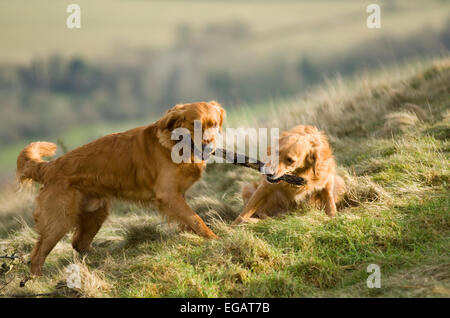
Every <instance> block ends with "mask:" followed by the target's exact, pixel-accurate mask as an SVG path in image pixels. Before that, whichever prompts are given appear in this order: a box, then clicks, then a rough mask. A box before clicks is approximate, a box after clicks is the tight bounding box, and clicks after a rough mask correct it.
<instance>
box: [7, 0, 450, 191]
mask: <svg viewBox="0 0 450 318" xmlns="http://www.w3.org/2000/svg"><path fill="white" fill-rule="evenodd" d="M70 3H77V4H78V5H80V7H81V29H68V28H67V27H66V19H67V17H68V16H69V13H66V8H67V6H68V5H69V4H70ZM370 3H372V1H371V2H366V1H360V0H354V1H352V0H348V1H332V0H316V1H306V0H305V1H294V0H265V1H256V0H236V1H233V0H209V1H206V0H205V1H201V0H191V1H171V0H167V1H152V0H95V1H93V0H76V1H74V0H71V1H65V0H14V1H11V0H9V1H5V0H0V109H1V116H0V180H6V179H7V178H9V177H11V176H13V175H14V170H15V160H16V158H17V155H18V153H19V152H20V150H21V149H22V148H23V147H24V146H25V145H26V144H27V143H29V142H30V141H35V140H48V141H57V140H62V141H63V142H64V144H65V145H66V146H67V147H69V148H72V147H75V146H78V145H80V144H82V143H85V142H87V141H89V140H92V139H94V138H97V137H99V136H101V135H104V134H106V133H110V132H115V131H119V130H124V129H128V128H131V127H134V126H137V125H140V124H148V123H151V122H152V121H154V120H155V119H157V118H158V117H159V116H160V115H161V114H163V113H164V111H165V110H167V109H168V108H170V107H171V106H172V105H174V104H176V103H179V102H190V101H197V100H210V99H216V100H218V101H219V102H220V103H222V104H223V105H224V107H225V108H226V109H227V110H228V112H229V114H230V115H231V116H233V111H235V110H238V109H242V108H246V109H250V110H252V111H255V112H262V111H264V110H265V109H267V107H269V106H268V105H271V106H270V107H276V104H277V100H281V99H286V98H294V97H296V96H299V95H301V94H303V93H304V92H305V91H307V90H308V89H310V88H311V87H312V86H313V85H317V84H320V83H322V82H323V81H326V80H327V79H328V78H332V77H335V76H342V77H348V76H353V75H354V74H356V73H360V72H365V71H371V70H374V69H379V68H380V67H381V68H389V67H391V66H394V65H400V64H402V63H407V62H410V61H414V60H422V59H427V58H433V57H436V56H440V55H442V54H448V51H449V50H450V1H446V0H430V1H422V0H417V1H414V0H390V1H388V0H383V1H381V0H380V1H376V3H377V4H379V5H380V7H381V29H369V28H367V25H366V19H367V16H368V15H369V14H368V13H366V7H367V5H369V4H370ZM0 182H1V181H0Z"/></svg>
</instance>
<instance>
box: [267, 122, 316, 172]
mask: <svg viewBox="0 0 450 318" xmlns="http://www.w3.org/2000/svg"><path fill="white" fill-rule="evenodd" d="M296 128H297V127H296ZM296 128H294V129H293V130H291V131H288V132H286V133H283V134H282V136H281V137H280V139H279V143H278V145H279V147H278V157H275V156H276V154H275V156H271V158H272V159H271V160H270V161H268V162H267V163H266V164H265V165H264V170H265V172H266V174H267V175H268V177H269V179H278V178H280V177H281V176H283V175H285V174H293V175H300V174H301V173H302V172H304V171H306V170H308V169H311V170H312V172H313V174H314V175H315V174H316V170H317V167H318V165H319V164H320V162H321V156H322V150H323V149H322V148H323V142H322V138H325V137H324V136H323V135H321V134H320V133H319V132H318V131H317V130H315V132H314V133H312V134H309V133H303V132H302V133H299V132H297V131H296ZM270 151H271V150H270V149H269V156H270V155H271V154H270Z"/></svg>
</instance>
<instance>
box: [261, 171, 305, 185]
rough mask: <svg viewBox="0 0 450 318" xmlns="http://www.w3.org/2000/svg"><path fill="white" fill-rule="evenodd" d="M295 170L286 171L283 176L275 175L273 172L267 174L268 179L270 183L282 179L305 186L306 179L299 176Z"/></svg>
mask: <svg viewBox="0 0 450 318" xmlns="http://www.w3.org/2000/svg"><path fill="white" fill-rule="evenodd" d="M292 173H293V172H292V171H291V172H286V173H285V174H283V175H281V176H275V175H273V174H266V180H267V181H268V182H269V183H279V182H281V181H285V182H287V183H289V184H291V185H294V186H304V185H305V184H306V180H305V179H304V178H302V177H298V176H296V175H294V174H292Z"/></svg>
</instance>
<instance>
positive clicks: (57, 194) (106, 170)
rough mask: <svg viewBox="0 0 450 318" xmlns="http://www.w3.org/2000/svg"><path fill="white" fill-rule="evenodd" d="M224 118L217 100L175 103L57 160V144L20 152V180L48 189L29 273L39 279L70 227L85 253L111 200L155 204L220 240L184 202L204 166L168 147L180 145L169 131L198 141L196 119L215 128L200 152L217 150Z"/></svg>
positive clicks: (42, 196)
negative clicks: (156, 116) (176, 156)
mask: <svg viewBox="0 0 450 318" xmlns="http://www.w3.org/2000/svg"><path fill="white" fill-rule="evenodd" d="M224 116H225V111H224V109H223V108H222V107H221V106H220V105H219V104H218V103H217V102H215V101H211V102H198V103H193V104H184V105H177V106H175V107H173V108H172V109H170V110H168V111H167V113H166V114H165V115H164V116H163V117H162V118H161V119H160V120H158V121H157V122H155V123H153V124H151V125H148V126H143V127H137V128H134V129H131V130H129V131H126V132H122V133H115V134H110V135H107V136H105V137H102V138H100V139H97V140H95V141H93V142H91V143H88V144H86V145H84V146H81V147H79V148H77V149H75V150H73V151H71V152H69V153H66V154H64V155H63V156H61V157H59V158H57V159H55V160H52V161H44V160H42V157H50V156H53V155H54V153H55V151H56V145H54V144H52V143H49V142H35V143H32V144H30V145H29V146H27V147H26V148H25V149H24V150H22V152H21V153H20V155H19V157H18V159H17V177H18V179H19V180H20V181H21V182H23V181H26V180H30V179H31V180H33V181H36V182H38V183H41V184H42V185H43V186H42V187H41V189H40V192H39V195H38V197H37V200H36V203H37V204H36V209H35V211H34V213H33V218H34V220H35V223H36V230H37V232H38V233H39V239H38V242H37V243H36V245H35V246H34V249H33V251H32V253H31V272H32V273H33V274H35V275H41V273H42V266H43V264H44V261H45V259H46V257H47V255H48V254H49V253H50V251H51V250H52V249H53V247H54V246H55V245H56V244H57V243H58V241H59V240H60V239H61V238H62V237H63V236H64V235H65V234H66V233H67V232H69V231H70V230H71V229H73V228H74V229H75V232H74V235H73V243H72V245H73V248H74V249H75V250H77V251H79V252H83V251H86V250H88V249H89V248H90V245H91V242H92V240H93V238H94V236H95V235H96V234H97V232H98V231H99V229H100V227H101V226H102V224H103V222H104V221H105V219H106V217H107V216H108V212H109V207H110V201H111V199H112V198H118V199H124V200H128V201H133V202H138V203H142V204H144V205H145V204H149V203H154V204H155V205H156V207H157V209H158V210H159V211H160V212H161V213H162V214H163V215H164V216H166V217H167V218H168V219H169V220H170V221H176V222H178V223H179V224H180V225H181V226H182V227H185V228H188V229H191V230H193V231H194V232H195V233H197V234H198V235H201V236H204V237H206V238H214V237H216V235H215V234H214V233H213V232H212V231H211V230H210V229H209V228H208V227H207V226H206V225H205V223H204V222H203V220H202V219H201V218H200V217H199V216H198V215H197V214H196V213H195V212H194V211H192V209H191V208H190V207H189V205H188V204H187V203H186V201H185V199H184V193H185V192H186V190H187V189H188V188H189V187H190V186H191V185H192V184H193V183H194V182H196V181H197V180H198V179H199V178H200V177H201V175H202V172H203V171H204V169H205V167H206V162H205V161H204V160H197V161H198V162H197V163H196V162H192V163H183V162H182V163H179V164H176V163H174V162H173V161H172V159H171V149H172V147H173V146H174V144H175V143H176V141H174V140H172V138H171V132H172V131H173V130H174V129H175V128H179V127H182V128H186V129H188V131H189V132H190V133H191V136H193V133H194V121H195V120H198V121H200V122H201V125H202V127H201V129H202V131H203V132H204V131H206V130H208V131H209V132H210V131H211V129H212V128H213V129H212V131H213V133H209V134H208V139H206V138H203V140H202V144H203V145H202V146H204V145H205V144H208V145H212V146H211V151H213V150H214V149H215V144H216V137H217V134H218V133H219V131H220V130H221V128H222V123H223V120H224ZM202 159H203V158H202Z"/></svg>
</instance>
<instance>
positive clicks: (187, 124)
mask: <svg viewBox="0 0 450 318" xmlns="http://www.w3.org/2000/svg"><path fill="white" fill-rule="evenodd" d="M224 118H225V110H224V109H223V108H222V107H221V106H220V104H219V103H217V102H216V101H210V102H197V103H192V104H181V105H176V106H174V107H173V108H171V109H169V110H168V111H167V113H166V114H165V115H164V116H163V117H162V118H161V119H160V120H159V121H158V122H157V125H158V128H159V129H160V130H161V131H165V132H169V134H170V133H171V132H172V131H173V130H175V129H177V128H185V129H187V130H188V131H189V133H190V135H191V137H192V139H194V136H195V135H194V133H195V128H196V126H195V125H198V126H197V130H200V128H201V136H202V144H203V147H202V148H204V146H205V145H208V148H209V150H210V151H214V150H215V147H216V141H217V137H218V134H219V133H221V132H222V125H223V121H224ZM197 132H198V131H197Z"/></svg>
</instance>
